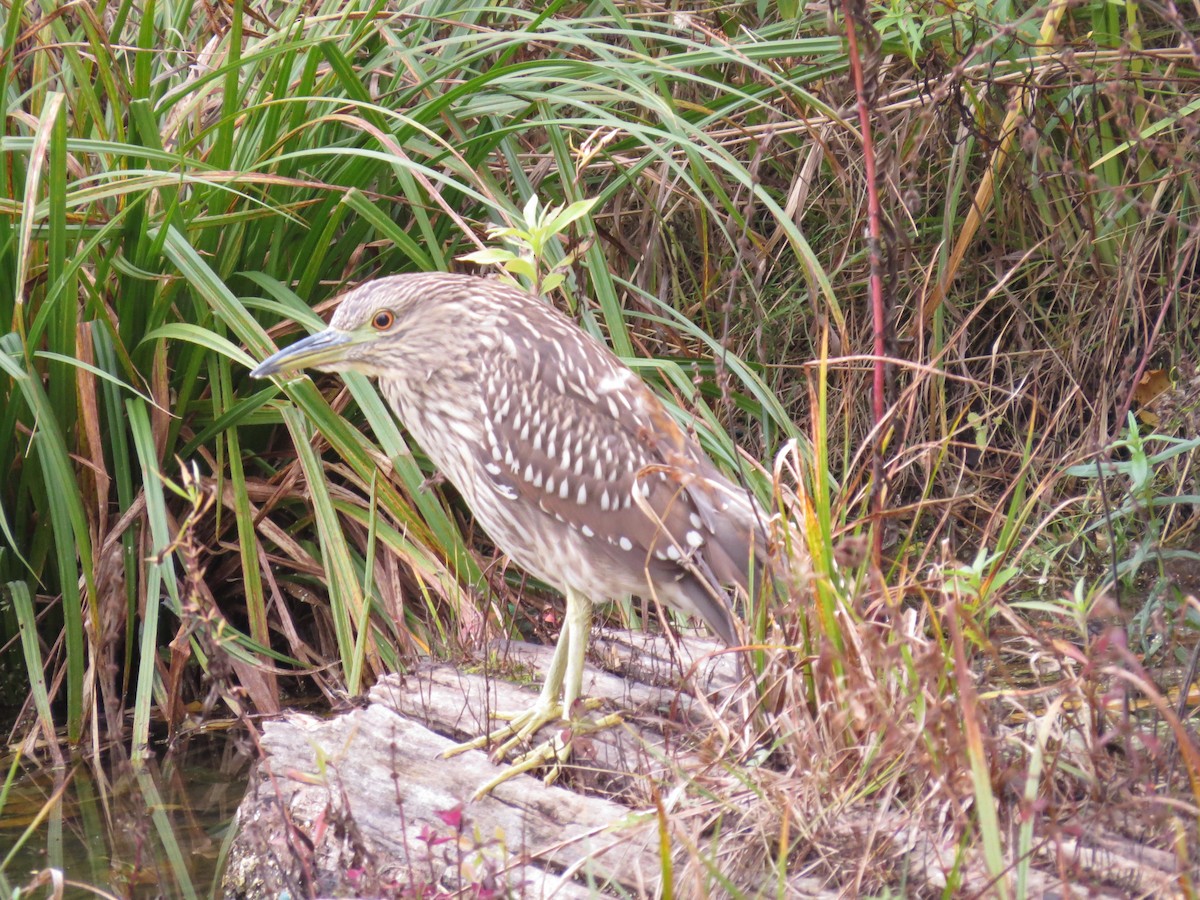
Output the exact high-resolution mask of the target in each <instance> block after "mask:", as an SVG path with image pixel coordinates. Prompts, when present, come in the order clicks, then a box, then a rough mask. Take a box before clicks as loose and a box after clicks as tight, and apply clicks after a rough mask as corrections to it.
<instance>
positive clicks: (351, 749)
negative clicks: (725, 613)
mask: <svg viewBox="0 0 1200 900" xmlns="http://www.w3.org/2000/svg"><path fill="white" fill-rule="evenodd" d="M600 645H601V646H602V647H606V648H608V649H607V650H606V652H609V653H614V654H615V653H618V648H619V647H620V646H624V648H625V650H624V652H625V656H626V664H628V662H629V661H628V656H629V654H630V653H632V654H633V655H636V656H637V657H638V658H639V660H640V665H641V672H642V674H643V675H644V677H646V678H647V679H652V680H657V681H658V682H659V684H657V685H655V684H646V683H643V682H640V681H636V680H633V679H630V678H617V677H614V676H611V675H608V674H607V673H604V672H601V671H599V670H596V669H592V668H590V667H589V669H588V671H587V675H586V678H585V683H584V690H585V693H587V694H588V695H589V696H592V697H602V698H606V699H608V700H610V701H612V702H613V707H614V708H619V709H620V710H621V711H622V712H625V713H628V714H630V715H631V716H635V717H636V719H637V723H636V725H635V724H634V723H633V722H632V721H630V722H627V723H626V724H625V725H624V726H622V727H619V728H614V729H611V730H608V731H605V732H599V733H597V734H594V735H588V736H587V737H586V738H581V739H579V740H578V741H577V746H576V749H577V751H579V752H577V759H576V763H575V772H576V776H575V777H577V778H578V777H582V778H583V779H584V780H585V781H589V780H590V783H592V784H597V783H599V784H602V785H603V786H604V787H605V788H606V789H608V790H616V791H619V792H621V793H623V794H624V795H625V796H626V798H627V799H632V798H639V799H644V798H646V797H648V796H649V795H650V791H651V785H652V784H653V783H655V782H659V781H661V780H663V779H667V778H671V779H679V780H680V781H681V782H682V781H683V780H688V779H694V780H696V781H701V782H703V783H704V784H705V786H706V789H712V790H717V791H720V790H721V789H722V788H723V787H725V786H727V785H728V784H729V783H730V777H729V776H728V775H727V774H726V773H725V772H723V771H722V770H721V769H720V768H719V767H717V766H715V765H714V764H712V763H709V762H706V758H714V759H719V758H720V754H719V753H705V752H704V748H703V745H702V744H697V742H696V741H695V740H694V738H695V736H696V735H697V734H699V733H701V729H700V728H699V724H700V722H701V721H702V720H704V719H705V716H704V714H703V713H701V712H700V710H699V709H696V708H693V707H694V706H695V705H696V704H697V703H698V702H704V703H707V702H708V701H707V700H705V701H698V700H697V699H696V698H694V697H690V696H688V695H685V694H682V693H680V692H679V691H678V690H676V689H674V688H671V687H666V686H664V685H666V684H668V683H669V682H670V677H669V675H668V673H669V672H670V670H671V662H670V653H669V652H667V651H665V650H663V648H662V647H660V646H657V645H655V644H653V642H647V643H643V644H640V645H631V644H630V643H629V642H628V641H619V640H618V641H612V640H610V641H608V642H600ZM685 646H686V648H687V649H686V650H685V651H684V655H685V660H686V661H685V663H684V665H686V666H687V667H688V668H691V667H692V665H693V662H694V660H695V659H703V658H704V657H705V654H707V653H708V652H709V651H710V650H711V649H712V647H711V645H700V647H699V649H697V648H696V647H695V646H694V645H685ZM500 649H502V650H503V652H504V654H505V655H506V656H508V657H509V658H510V659H514V658H519V659H521V660H523V662H524V664H526V665H529V666H531V667H533V668H535V669H536V668H538V666H539V664H542V665H544V663H545V660H546V658H547V657H546V655H545V653H544V652H543V651H542V650H541V648H535V647H530V646H529V645H517V644H513V645H509V646H507V647H503V648H500ZM509 668H510V669H511V666H509ZM696 670H697V678H696V679H695V681H696V682H698V683H700V684H702V685H704V687H705V688H706V689H711V690H715V691H718V692H719V691H724V692H726V693H727V694H728V692H729V691H730V690H731V689H732V687H733V684H734V682H735V680H736V672H737V669H736V665H733V666H732V667H731V666H730V665H729V663H728V662H725V663H721V662H719V661H714V660H705V661H704V662H703V663H702V664H701V665H698V666H696ZM674 671H675V672H676V675H675V680H676V681H678V678H679V676H678V673H679V671H680V667H679V666H678V665H676V666H675V669H674ZM533 695H534V692H533V690H532V689H522V688H519V687H516V686H515V685H512V684H510V683H508V682H505V681H502V680H500V679H498V678H494V677H485V676H484V675H483V674H480V673H466V672H462V671H459V670H456V669H454V668H453V667H450V666H448V665H433V664H431V665H425V666H422V667H421V668H420V669H419V670H418V671H416V672H414V673H410V674H409V675H406V676H397V677H392V678H387V679H383V680H381V681H380V682H379V684H377V685H376V686H375V687H374V688H372V690H371V692H370V695H369V703H368V705H367V706H366V707H365V708H361V709H355V710H352V711H350V712H348V713H345V714H342V715H339V716H337V717H335V718H332V719H328V720H319V719H316V718H314V717H311V716H307V715H298V714H292V715H289V716H285V717H284V718H282V719H279V720H276V721H273V722H268V723H266V725H265V726H264V731H263V736H262V741H261V749H262V759H261V761H260V762H259V764H258V767H257V771H256V774H255V776H254V778H253V779H252V782H251V789H250V791H249V792H248V794H247V798H246V800H245V801H244V802H243V804H242V806H241V809H240V811H239V816H238V824H239V833H238V836H237V838H236V839H235V841H234V844H233V847H232V848H231V852H230V862H229V865H228V866H227V871H226V876H225V890H226V895H227V896H231V897H239V898H247V900H250V898H267V897H271V898H275V897H278V896H281V895H282V894H283V893H284V892H288V893H290V894H291V895H292V896H331V895H335V894H336V895H340V896H346V895H357V896H391V895H395V894H399V893H401V892H402V890H404V889H410V890H411V889H412V888H413V887H414V886H418V885H422V884H424V885H429V886H433V885H437V886H438V887H440V888H442V889H447V888H464V887H468V886H481V887H487V888H491V889H495V890H501V891H504V892H507V893H506V895H508V896H524V897H543V896H550V895H551V894H553V896H555V897H565V898H570V897H587V896H596V892H597V891H599V890H604V889H605V888H606V887H607V888H609V889H612V890H617V891H619V892H625V893H628V894H632V895H634V896H646V895H653V893H654V891H655V889H656V885H657V883H658V881H659V878H660V872H661V869H662V861H661V859H660V852H661V851H660V835H659V827H658V826H659V823H658V820H657V818H656V816H655V815H654V814H653V813H651V812H645V811H637V810H634V809H630V808H629V807H628V806H623V805H620V804H618V803H615V802H612V801H610V800H607V799H602V798H598V797H589V796H582V795H580V794H577V793H574V792H572V791H570V790H564V789H562V788H560V787H548V786H546V785H545V784H543V783H542V782H541V781H540V780H538V779H536V778H533V777H530V776H528V775H522V776H518V777H517V778H514V779H513V780H511V781H509V782H506V783H504V784H501V785H500V786H499V787H497V788H496V789H495V790H494V791H493V793H492V795H491V796H489V797H485V798H483V799H482V800H479V801H474V802H471V801H469V798H470V797H471V796H472V794H473V793H474V792H475V790H476V789H477V788H478V787H480V786H481V785H483V784H484V783H486V782H487V781H489V780H490V779H491V778H492V777H494V776H495V775H496V774H497V772H498V771H499V770H498V768H497V767H496V765H495V764H494V763H493V762H491V761H490V760H489V759H488V757H487V756H486V755H485V754H484V753H482V752H479V751H473V752H470V753H466V754H463V755H462V756H458V757H454V758H452V759H449V760H445V759H442V758H441V757H440V754H441V753H442V751H444V750H445V749H447V748H448V747H450V746H452V744H453V741H452V740H450V739H449V738H447V737H444V736H442V735H440V734H437V733H435V731H434V730H430V727H432V728H433V729H435V730H437V731H443V732H445V733H447V734H455V735H459V736H465V735H473V734H477V733H479V732H480V731H481V730H483V728H484V727H485V722H486V718H487V716H488V714H489V713H490V711H491V710H495V709H503V708H516V709H520V708H523V707H525V706H527V705H528V704H529V702H530V700H531V698H532V697H533ZM715 702H720V701H715ZM418 720H420V721H418ZM423 722H424V723H427V724H428V725H429V726H430V727H426V724H422V723H423ZM685 738H686V740H685ZM539 739H540V738H539ZM680 747H687V748H688V752H681V750H680Z"/></svg>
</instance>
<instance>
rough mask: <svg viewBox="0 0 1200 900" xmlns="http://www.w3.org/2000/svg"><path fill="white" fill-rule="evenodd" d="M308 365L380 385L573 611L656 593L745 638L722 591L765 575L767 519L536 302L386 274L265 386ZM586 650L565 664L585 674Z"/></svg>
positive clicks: (639, 385)
mask: <svg viewBox="0 0 1200 900" xmlns="http://www.w3.org/2000/svg"><path fill="white" fill-rule="evenodd" d="M304 366H311V367H314V368H319V369H324V370H331V371H346V370H353V371H359V372H364V373H366V374H368V375H373V376H375V377H377V378H378V379H379V386H380V389H381V390H382V391H383V394H384V396H385V397H386V398H387V400H388V402H389V403H390V404H391V405H392V408H393V409H394V410H395V411H396V413H397V415H398V416H399V418H400V419H401V421H403V423H404V424H405V426H406V427H407V428H408V429H409V431H410V432H411V434H412V436H413V437H414V438H415V439H416V441H417V443H418V444H420V446H421V447H422V448H423V449H424V450H425V452H426V453H427V454H428V455H429V457H430V459H431V460H432V461H433V463H434V464H435V465H436V466H437V468H438V469H439V470H440V471H441V472H442V473H443V474H444V475H445V476H446V477H447V478H448V479H449V480H450V481H451V482H452V483H453V484H454V485H455V486H456V487H457V488H458V490H459V492H460V493H461V494H462V496H463V498H464V499H465V500H466V502H467V504H468V506H469V507H470V508H471V510H472V511H473V512H474V514H475V516H476V517H477V518H478V520H479V521H480V522H481V523H482V525H483V527H484V528H485V529H486V530H487V532H488V534H489V535H490V536H491V537H492V539H493V540H494V541H495V542H496V544H497V545H498V546H499V547H500V548H501V549H502V550H503V551H504V552H505V553H507V554H508V555H509V556H510V557H511V558H512V559H513V560H514V561H515V562H516V563H517V564H518V565H520V566H521V567H523V568H524V569H526V570H528V571H529V572H531V573H532V574H534V575H535V576H537V577H538V578H540V579H541V580H543V581H545V582H547V583H548V584H551V585H553V586H554V587H557V588H559V589H560V590H562V591H563V592H564V593H566V595H567V598H568V607H570V606H571V603H572V600H573V598H574V599H575V602H577V603H578V604H584V606H585V607H586V605H587V598H592V599H606V598H619V597H623V596H626V595H629V594H638V595H643V596H654V597H656V598H657V599H659V600H661V601H662V602H664V603H666V604H667V605H669V606H671V607H674V608H675V609H678V610H681V611H683V612H685V613H688V614H691V615H695V616H697V617H699V618H700V619H701V620H702V621H704V622H705V624H707V625H708V627H709V628H710V629H712V630H713V631H714V632H715V633H716V634H717V635H718V636H720V637H721V638H722V639H723V640H724V641H725V642H726V643H729V644H734V643H736V641H737V629H736V627H735V624H734V623H735V620H734V617H733V614H732V610H731V604H730V599H729V593H728V590H727V589H728V588H730V587H736V588H741V589H745V588H746V587H747V585H748V583H749V581H750V579H751V576H755V577H756V576H757V575H758V573H759V572H760V571H761V564H762V562H763V560H764V543H765V542H764V536H763V529H762V517H761V512H760V511H759V510H758V508H757V507H756V505H755V503H754V502H753V500H752V499H751V497H750V496H749V495H748V493H747V492H746V491H745V490H744V489H743V488H740V487H738V486H737V485H735V484H733V483H732V482H730V481H729V480H728V479H727V478H726V477H725V476H724V475H722V474H721V473H720V471H718V470H717V468H716V467H715V466H714V465H713V464H712V462H711V461H709V459H708V458H707V457H706V456H705V455H704V453H703V451H702V450H701V449H700V447H699V446H698V445H697V443H696V442H695V440H694V439H692V438H691V437H690V436H688V435H687V434H686V433H685V432H684V431H683V430H682V429H681V428H680V427H679V425H678V424H677V423H676V422H675V421H674V419H672V417H671V416H670V414H669V413H668V412H667V410H666V408H665V407H664V406H663V404H662V403H661V401H659V399H658V398H657V397H656V396H655V395H654V393H653V392H652V391H650V389H649V388H647V387H646V385H645V384H644V383H643V382H642V381H641V379H640V378H638V377H637V376H636V375H635V374H634V373H633V372H632V371H631V370H630V369H629V368H628V367H627V366H625V365H624V364H623V363H622V362H621V361H620V360H619V359H618V358H617V357H616V356H615V355H614V354H613V353H612V352H611V351H609V350H608V348H607V347H605V346H604V345H603V344H601V343H600V342H598V341H596V340H594V339H593V338H591V337H590V336H588V335H586V334H585V333H584V332H582V331H580V330H579V328H578V327H576V325H575V324H574V323H573V322H572V321H571V320H570V319H568V318H566V317H565V316H563V315H562V314H561V313H559V312H558V311H556V310H555V309H554V308H553V307H551V306H550V305H548V304H547V303H545V302H544V301H542V300H540V299H538V298H536V297H533V296H530V295H529V294H526V293H524V292H523V291H520V290H518V289H516V288H513V287H509V286H507V285H504V284H502V283H500V282H497V281H493V280H487V279H482V278H476V277H472V276H463V275H445V274H426V275H398V276H394V277H390V278H381V279H378V280H375V281H370V282H367V283H365V284H363V285H361V286H359V287H358V288H355V289H354V290H352V291H350V292H349V293H348V294H346V295H345V297H344V298H343V299H342V301H341V304H340V305H339V306H338V309H337V311H336V313H335V314H334V316H333V319H332V321H331V322H330V327H329V329H327V330H326V331H325V332H322V333H320V334H317V335H314V336H313V337H311V338H308V339H307V340H306V341H302V342H300V343H299V344H297V345H294V346H293V347H291V348H288V349H287V350H283V351H281V352H280V353H279V354H277V355H276V356H275V357H272V358H271V359H270V360H267V361H266V362H265V363H263V365H261V366H260V367H259V368H258V369H256V370H255V374H256V375H260V376H261V375H269V374H274V373H277V372H280V371H285V370H288V369H294V368H299V367H304ZM581 615H582V619H581V621H584V622H586V608H585V611H584V614H581ZM564 634H565V630H564ZM583 639H584V640H585V639H586V634H584V635H583ZM564 640H566V638H565V637H564ZM560 649H561V647H560ZM582 652H583V649H582V647H575V646H572V647H571V648H570V653H567V652H566V651H564V654H563V655H564V657H566V656H571V657H572V665H575V657H576V656H577V657H578V666H580V667H581V665H582ZM557 659H558V656H557V655H556V660H557ZM564 665H565V664H564ZM572 671H573V670H572ZM573 679H574V680H575V681H577V678H576V677H575V676H574V675H568V679H567V684H566V689H565V695H566V696H565V697H564V703H563V706H564V708H566V707H569V706H570V701H571V700H573V699H574V694H575V693H576V692H577V690H578V684H577V683H573ZM552 680H554V679H553V678H552V677H548V679H547V691H548V689H549V688H550V687H551V681H552ZM557 680H558V681H559V682H560V683H561V682H562V674H561V671H560V672H559V674H558V676H557ZM558 688H559V684H555V685H554V686H553V689H554V691H555V692H556V693H557V691H558ZM547 691H544V692H543V694H544V695H545V694H546V693H547ZM542 699H543V701H546V700H547V698H546V697H545V696H543V698H542Z"/></svg>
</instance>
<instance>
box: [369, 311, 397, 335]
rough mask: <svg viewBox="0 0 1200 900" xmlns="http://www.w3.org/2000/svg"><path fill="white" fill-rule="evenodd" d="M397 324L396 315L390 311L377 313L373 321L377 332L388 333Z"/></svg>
mask: <svg viewBox="0 0 1200 900" xmlns="http://www.w3.org/2000/svg"><path fill="white" fill-rule="evenodd" d="M395 322H396V314H395V313H394V312H392V311H391V310H390V309H381V310H380V311H379V312H377V313H375V318H373V319H372V320H371V325H372V326H373V327H374V328H375V330H376V331H387V330H388V329H389V328H391V327H392V325H393V324H395Z"/></svg>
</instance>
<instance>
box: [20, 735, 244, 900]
mask: <svg viewBox="0 0 1200 900" xmlns="http://www.w3.org/2000/svg"><path fill="white" fill-rule="evenodd" d="M249 767H250V755H249V753H247V752H245V749H244V748H243V746H242V744H241V741H240V740H239V735H237V734H236V733H235V732H234V731H231V730H226V731H220V730H214V729H212V728H211V727H210V729H209V730H208V731H206V732H205V733H203V734H196V735H194V736H192V737H189V738H184V739H181V740H177V741H176V742H175V744H174V746H172V747H171V748H170V749H169V750H166V751H164V752H161V753H160V754H158V755H156V756H153V757H151V758H150V759H148V760H146V761H145V762H144V763H143V764H142V765H141V766H140V767H137V768H134V767H133V766H131V765H130V764H129V763H128V761H126V760H124V759H123V758H122V755H121V754H119V753H109V754H104V755H103V758H102V760H101V764H100V765H99V766H98V765H96V763H95V760H94V759H91V758H83V757H82V756H79V757H76V758H75V759H74V760H72V761H71V762H70V763H69V764H68V765H67V766H66V767H65V769H55V768H52V767H44V768H35V767H34V766H32V765H30V764H29V762H28V760H22V761H20V762H18V763H16V768H15V777H14V778H13V780H12V784H11V786H10V787H9V790H8V792H7V796H6V797H5V798H4V800H3V803H2V805H0V879H2V880H0V900H5V898H7V897H8V896H9V895H10V893H11V889H13V888H20V887H24V886H26V885H29V884H31V882H32V881H33V880H34V878H35V875H36V873H38V872H42V871H43V870H46V869H48V868H51V869H57V870H59V871H61V872H62V875H63V878H64V880H65V884H66V889H65V890H64V892H63V894H62V896H63V897H68V898H93V897H108V896H111V897H118V898H139V900H140V898H146V900H151V898H159V897H162V898H184V900H190V898H204V897H217V896H220V891H219V889H218V888H219V884H218V881H217V879H218V877H219V871H220V867H221V865H222V863H223V860H224V852H223V851H224V847H225V844H226V843H227V841H228V840H229V839H230V838H231V833H230V832H231V824H232V820H233V815H234V812H235V811H236V810H237V805H238V803H239V802H240V801H241V799H242V795H243V793H244V792H245V789H246V779H247V776H248V774H249ZM3 772H4V774H5V776H9V775H12V774H13V773H14V759H13V757H12V756H8V757H6V758H4V760H3ZM2 792H3V788H2V787H0V795H2ZM5 882H7V887H8V888H9V889H10V890H6V889H5V887H6V885H5ZM50 895H51V894H50V892H49V891H48V889H39V890H36V891H34V892H33V893H32V895H31V896H34V897H45V896H50Z"/></svg>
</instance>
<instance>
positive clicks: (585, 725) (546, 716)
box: [442, 699, 621, 800]
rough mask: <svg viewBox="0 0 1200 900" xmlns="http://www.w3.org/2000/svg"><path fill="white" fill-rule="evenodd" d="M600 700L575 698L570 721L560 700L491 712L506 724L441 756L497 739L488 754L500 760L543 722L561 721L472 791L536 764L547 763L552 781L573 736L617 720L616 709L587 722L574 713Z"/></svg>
mask: <svg viewBox="0 0 1200 900" xmlns="http://www.w3.org/2000/svg"><path fill="white" fill-rule="evenodd" d="M602 703H603V701H601V700H597V699H588V700H577V701H576V702H575V708H574V709H573V710H572V713H573V715H572V717H571V719H570V720H569V721H568V720H564V719H563V716H562V704H561V703H559V702H558V701H557V700H555V701H551V702H548V703H541V702H539V703H535V704H534V705H533V706H531V707H530V708H529V709H527V710H524V711H523V712H519V713H493V717H494V718H497V719H504V720H506V721H507V722H508V724H507V725H505V726H504V727H503V728H498V729H496V730H495V731H493V732H491V733H489V734H485V735H481V736H480V737H477V738H475V739H474V740H472V741H467V742H465V743H462V744H457V745H455V746H454V747H451V748H450V749H449V750H446V751H445V752H444V753H442V756H443V757H444V758H445V757H451V756H457V755H458V754H459V753H464V752H466V751H467V750H481V749H483V748H484V747H487V746H490V745H493V744H497V743H498V744H499V746H498V747H496V749H495V750H493V751H492V753H491V758H492V760H493V761H494V762H500V761H501V760H503V759H504V758H505V757H506V756H507V755H508V753H509V751H511V750H512V749H513V748H514V747H516V746H517V745H518V744H523V743H526V742H527V741H528V740H529V738H531V737H532V736H533V735H535V734H537V732H538V731H539V730H541V729H542V728H543V727H544V726H546V725H549V724H551V723H553V722H561V723H562V726H563V727H562V729H561V730H559V731H558V732H557V733H556V734H554V735H553V736H552V737H551V738H550V739H549V740H546V741H543V742H542V743H540V744H538V745H537V746H536V747H533V748H532V749H530V750H528V751H526V752H525V753H522V754H521V755H520V756H518V757H517V758H516V759H514V760H513V763H512V765H511V766H509V767H508V768H506V769H505V770H504V771H502V772H501V773H500V774H499V775H497V776H496V777H495V778H493V779H492V780H491V781H489V782H488V783H487V784H485V785H484V786H483V787H481V788H480V789H479V790H477V791H476V792H475V799H476V800H478V799H479V798H480V797H484V796H486V795H487V794H489V793H491V791H492V790H493V789H495V788H496V787H497V786H498V785H501V784H503V783H504V782H506V781H508V780H509V779H510V778H512V777H514V776H516V775H521V774H524V773H525V772H528V771H530V770H531V769H536V768H538V767H539V766H545V765H549V766H550V771H549V772H548V773H547V774H546V778H545V781H546V784H553V783H554V782H555V781H556V780H557V779H558V776H559V775H560V774H561V772H562V764H563V763H565V762H566V761H567V759H568V758H569V757H570V755H571V744H572V742H573V740H574V739H575V738H576V737H578V736H579V735H581V734H587V733H590V732H594V731H600V730H601V729H604V728H611V727H612V726H614V725H618V724H620V722H621V717H620V716H619V715H617V714H615V713H613V714H611V715H607V716H604V717H602V718H601V719H600V720H599V721H596V722H588V721H587V720H584V719H582V718H577V716H578V717H581V716H582V715H583V714H584V713H586V712H590V711H591V710H594V709H598V708H599V707H600V706H601V705H602ZM501 742H502V743H501Z"/></svg>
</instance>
